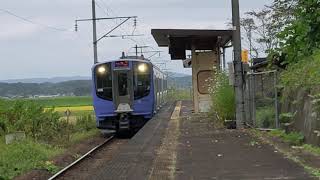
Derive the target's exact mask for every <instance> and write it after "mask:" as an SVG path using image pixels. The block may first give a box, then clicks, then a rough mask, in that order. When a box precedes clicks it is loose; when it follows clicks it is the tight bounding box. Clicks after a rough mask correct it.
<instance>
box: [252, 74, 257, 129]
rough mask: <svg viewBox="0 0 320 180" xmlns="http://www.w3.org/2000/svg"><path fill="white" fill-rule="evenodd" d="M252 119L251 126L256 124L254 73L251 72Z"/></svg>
mask: <svg viewBox="0 0 320 180" xmlns="http://www.w3.org/2000/svg"><path fill="white" fill-rule="evenodd" d="M251 76H252V79H253V82H252V118H253V119H252V121H253V127H256V126H257V121H256V75H255V74H252V75H251Z"/></svg>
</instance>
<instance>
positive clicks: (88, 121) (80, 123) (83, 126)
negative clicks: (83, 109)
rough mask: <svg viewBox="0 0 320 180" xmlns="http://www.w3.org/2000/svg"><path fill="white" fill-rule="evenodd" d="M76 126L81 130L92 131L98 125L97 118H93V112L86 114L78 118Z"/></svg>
mask: <svg viewBox="0 0 320 180" xmlns="http://www.w3.org/2000/svg"><path fill="white" fill-rule="evenodd" d="M76 127H77V129H78V130H80V131H90V130H91V129H94V128H95V127H96V124H95V120H94V119H93V118H92V114H91V113H89V114H85V115H82V116H79V117H78V118H77V123H76Z"/></svg>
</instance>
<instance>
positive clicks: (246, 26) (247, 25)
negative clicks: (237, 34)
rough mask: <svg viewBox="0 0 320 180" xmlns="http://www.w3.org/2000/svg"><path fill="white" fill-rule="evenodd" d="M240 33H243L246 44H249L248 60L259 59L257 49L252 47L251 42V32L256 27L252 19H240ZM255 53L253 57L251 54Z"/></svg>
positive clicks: (252, 43)
mask: <svg viewBox="0 0 320 180" xmlns="http://www.w3.org/2000/svg"><path fill="white" fill-rule="evenodd" d="M240 24H241V28H242V30H243V31H242V32H244V36H245V39H246V41H247V43H248V44H249V52H250V58H257V57H259V52H258V48H256V46H255V45H254V42H253V37H252V36H253V31H254V30H256V29H257V26H256V24H255V22H254V19H253V18H248V17H246V18H242V19H241V21H240ZM253 51H254V52H255V56H253V54H252V52H253Z"/></svg>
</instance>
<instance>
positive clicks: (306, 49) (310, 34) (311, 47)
mask: <svg viewBox="0 0 320 180" xmlns="http://www.w3.org/2000/svg"><path fill="white" fill-rule="evenodd" d="M290 22H291V23H290V24H289V25H288V26H286V27H285V28H284V30H283V31H282V32H280V33H279V35H278V37H279V39H280V49H277V51H278V52H280V53H283V54H285V55H286V57H285V60H286V62H287V63H297V62H298V61H300V60H301V59H304V57H308V56H311V55H312V54H313V53H314V52H315V50H317V49H319V48H320V1H319V0H299V1H298V2H297V4H296V5H295V9H294V11H293V17H291V20H290Z"/></svg>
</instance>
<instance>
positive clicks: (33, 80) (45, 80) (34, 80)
mask: <svg viewBox="0 0 320 180" xmlns="http://www.w3.org/2000/svg"><path fill="white" fill-rule="evenodd" d="M90 79H91V77H87V76H71V77H53V78H27V79H8V80H0V82H2V83H60V82H65V81H74V80H90Z"/></svg>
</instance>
